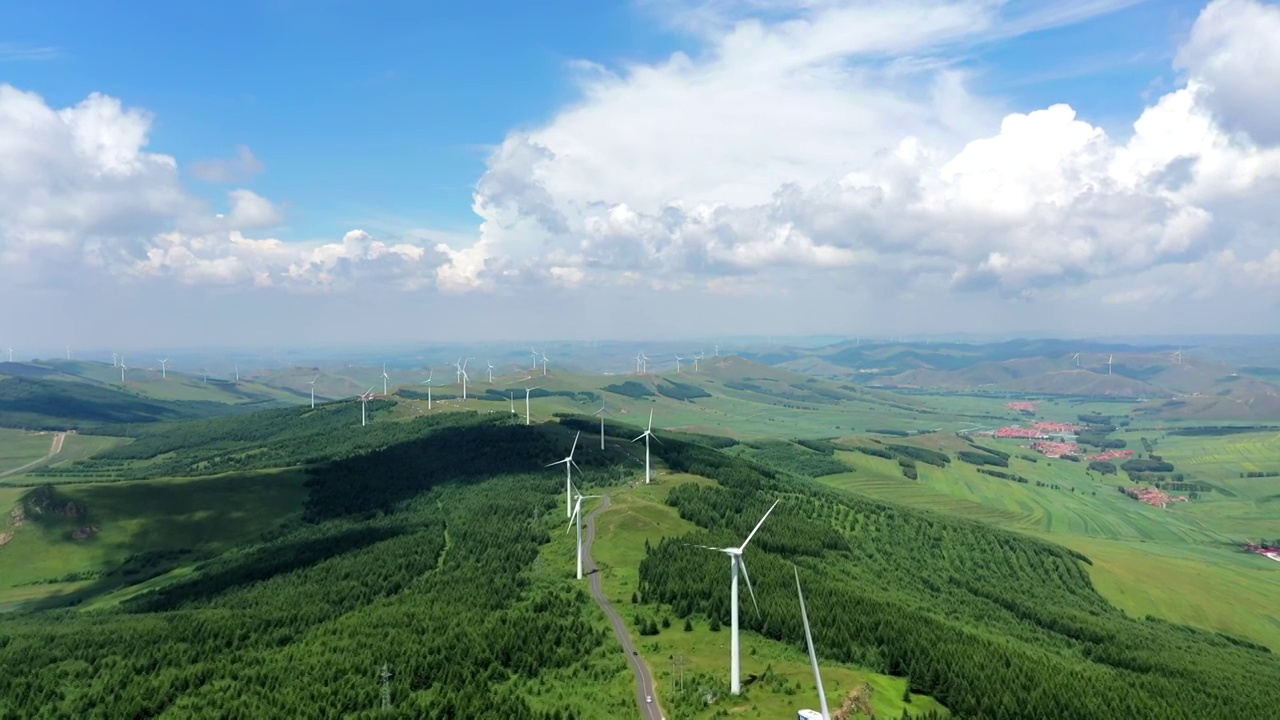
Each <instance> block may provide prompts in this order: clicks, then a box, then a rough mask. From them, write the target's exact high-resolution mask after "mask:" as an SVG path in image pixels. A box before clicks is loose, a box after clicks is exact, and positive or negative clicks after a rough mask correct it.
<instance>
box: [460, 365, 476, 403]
mask: <svg viewBox="0 0 1280 720" xmlns="http://www.w3.org/2000/svg"><path fill="white" fill-rule="evenodd" d="M472 359H473V358H466V359H465V360H463V361H462V367H460V368H458V371H459V372H461V373H462V399H463V400H466V399H467V381H468V380H470V379H471V376H470V375H467V363H468V362H471V360H472Z"/></svg>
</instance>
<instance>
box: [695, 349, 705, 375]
mask: <svg viewBox="0 0 1280 720" xmlns="http://www.w3.org/2000/svg"><path fill="white" fill-rule="evenodd" d="M702 358H703V354H702V353H701V352H700V353H698V354H697V355H694V356H693V371H694V372H698V361H699V360H701V359H702Z"/></svg>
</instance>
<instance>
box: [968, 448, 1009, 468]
mask: <svg viewBox="0 0 1280 720" xmlns="http://www.w3.org/2000/svg"><path fill="white" fill-rule="evenodd" d="M956 456H957V457H959V458H960V459H961V460H963V461H965V462H967V463H969V464H970V465H993V466H995V467H1009V461H1008V460H1007V459H1005V458H1002V457H999V456H998V455H988V454H987V453H980V452H971V451H969V450H961V451H960V452H958V453H956Z"/></svg>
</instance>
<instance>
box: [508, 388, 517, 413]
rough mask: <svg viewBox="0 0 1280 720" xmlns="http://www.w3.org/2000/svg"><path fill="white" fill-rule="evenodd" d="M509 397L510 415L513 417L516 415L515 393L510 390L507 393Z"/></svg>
mask: <svg viewBox="0 0 1280 720" xmlns="http://www.w3.org/2000/svg"><path fill="white" fill-rule="evenodd" d="M509 396H510V398H511V414H512V415H515V414H516V391H515V390H512V391H511V392H510V393H509Z"/></svg>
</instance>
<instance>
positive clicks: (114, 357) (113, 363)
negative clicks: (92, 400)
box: [9, 348, 120, 367]
mask: <svg viewBox="0 0 1280 720" xmlns="http://www.w3.org/2000/svg"><path fill="white" fill-rule="evenodd" d="M9 362H13V348H9ZM119 365H120V363H119V362H118V361H117V360H116V354H115V353H111V367H119Z"/></svg>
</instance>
